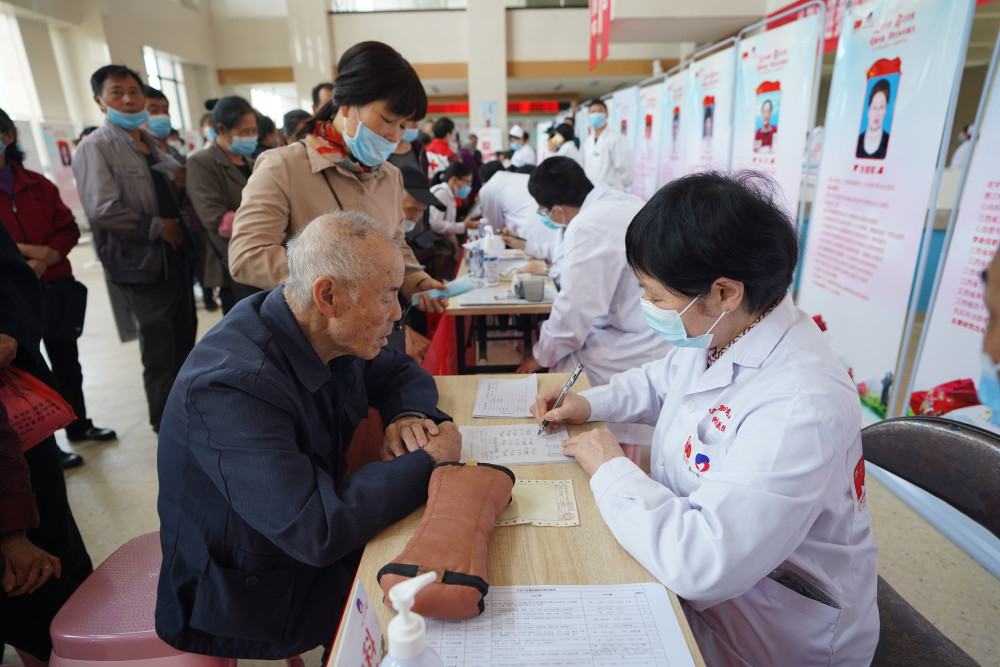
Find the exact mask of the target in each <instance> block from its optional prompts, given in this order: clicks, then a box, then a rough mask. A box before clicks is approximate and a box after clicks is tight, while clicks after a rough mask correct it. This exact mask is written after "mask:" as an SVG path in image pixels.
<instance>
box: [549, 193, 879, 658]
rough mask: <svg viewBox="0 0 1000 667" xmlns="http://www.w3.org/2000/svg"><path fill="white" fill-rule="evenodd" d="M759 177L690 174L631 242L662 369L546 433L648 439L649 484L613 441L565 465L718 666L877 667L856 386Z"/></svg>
mask: <svg viewBox="0 0 1000 667" xmlns="http://www.w3.org/2000/svg"><path fill="white" fill-rule="evenodd" d="M773 187H774V186H773V184H772V183H771V182H770V181H768V180H766V178H765V177H762V176H758V175H755V174H747V173H744V174H740V175H737V176H733V177H727V176H723V175H717V174H696V175H692V176H688V177H685V178H682V179H678V180H676V181H674V182H672V183H670V184H669V185H667V186H665V187H664V188H663V189H661V190H660V191H659V192H658V193H656V195H654V196H653V198H652V199H651V200H650V201H649V203H647V204H646V206H645V207H643V209H642V210H641V211H640V212H639V213H638V214H637V215H636V216H635V218H634V220H633V221H632V223H631V225H630V226H629V229H628V233H627V236H626V253H627V257H628V262H629V266H630V267H631V268H632V269H633V270H634V271H635V273H636V275H637V276H638V278H639V282H640V283H641V285H642V287H643V290H644V294H643V298H642V308H643V312H644V314H645V315H646V319H647V321H648V322H649V325H650V326H651V327H652V328H653V329H654V330H655V331H656V332H657V333H659V334H660V335H661V336H662V337H663V338H664V339H665V340H667V341H668V342H670V343H671V344H673V345H674V346H676V348H675V349H673V350H671V351H670V352H669V353H668V354H667V355H666V356H665V357H664V358H663V359H661V360H659V361H654V362H650V363H647V364H645V365H643V366H641V367H640V368H635V369H633V370H630V371H626V372H624V373H619V374H618V375H615V376H614V377H612V378H611V382H610V384H608V385H605V386H602V387H597V388H594V389H590V390H588V391H585V392H583V393H581V394H578V395H575V394H570V395H568V396H567V398H566V400H565V401H564V402H563V404H562V406H561V407H560V408H558V409H555V410H553V409H551V408H552V405H553V404H554V402H555V400H556V396H557V394H558V391H559V388H558V387H556V388H553V390H552V391H545V392H543V393H542V394H541V395H539V397H538V399H537V400H536V402H535V404H534V405H533V406H532V413H533V414H534V415H535V417H536V418H537V419H538V421H539V422H541V420H542V419H548V420H550V421H553V422H555V421H566V422H569V423H574V424H576V423H582V422H584V421H587V420H590V419H592V420H608V421H615V422H625V421H637V422H642V423H646V424H651V425H655V428H656V430H655V433H654V436H653V449H652V457H651V474H650V476H648V477H647V476H646V475H645V474H643V472H642V471H641V470H640V469H639V468H638V467H637V466H636V465H635V464H634V463H632V462H631V461H629V460H628V459H627V458H624V457H623V456H622V451H621V449H620V447H619V445H618V443H617V442H616V441H615V439H614V437H613V436H612V435H611V433H610V432H609V431H606V430H595V431H590V432H588V433H586V434H583V435H579V436H576V437H574V438H570V439H569V440H566V441H565V442H564V443H563V451H564V453H566V454H567V455H570V456H574V457H576V459H577V461H578V462H579V463H580V465H581V466H583V468H584V470H586V471H587V473H588V474H589V475H590V476H591V480H590V486H591V490H592V491H593V493H594V497H595V499H596V500H597V504H598V507H599V508H600V510H601V514H602V516H603V517H604V520H605V521H606V522H607V524H608V527H609V528H610V529H611V531H612V532H613V533H614V535H615V537H616V538H617V539H618V541H619V542H620V543H621V544H622V546H624V547H625V548H626V549H627V550H628V551H629V553H631V554H632V555H633V556H634V557H635V558H636V559H637V560H638V561H639V562H640V563H642V564H643V565H644V566H645V567H646V568H647V569H648V570H649V571H650V572H652V573H653V574H654V575H656V577H657V578H658V579H659V580H660V581H661V582H663V583H664V584H665V585H666V586H667V587H668V588H670V589H671V590H673V591H674V592H676V593H677V594H678V595H679V596H681V597H682V598H683V600H684V605H683V606H684V609H685V613H686V614H687V617H688V620H689V622H690V623H691V627H692V629H693V630H694V633H695V637H696V638H697V640H698V645H699V647H700V648H701V651H702V653H703V655H704V657H705V662H706V664H708V665H712V666H713V667H715V666H717V665H747V664H749V665H796V666H798V667H802V666H805V665H868V664H869V663H870V662H871V659H872V655H873V654H874V652H875V646H876V644H877V643H878V634H879V618H878V609H877V608H876V605H875V591H876V576H877V558H876V556H877V552H876V548H875V543H874V541H873V539H872V530H871V516H870V514H869V513H868V507H867V502H866V497H865V487H864V462H863V459H862V455H861V435H860V423H861V415H860V408H859V403H858V397H857V394H856V392H855V389H854V386H853V383H852V382H851V380H850V378H849V377H848V375H847V373H846V372H845V370H844V368H843V366H842V365H841V363H840V362H839V361H838V359H837V357H836V355H835V354H834V353H833V352H832V350H831V349H830V347H829V345H828V344H827V342H826V340H825V339H824V337H823V334H822V333H821V332H820V330H819V328H818V327H817V326H816V325H815V324H814V323H813V321H812V319H810V317H809V316H808V315H807V314H806V313H804V312H802V311H801V310H799V309H798V308H796V307H795V306H794V305H793V304H792V300H791V296H790V294H789V293H788V288H789V286H790V285H791V281H792V275H793V271H794V268H795V263H796V258H797V255H798V239H797V237H796V234H795V231H794V229H793V227H792V225H791V222H790V221H789V219H788V217H787V215H786V214H785V212H784V211H783V209H782V208H781V207H780V206H779V205H778V204H776V203H775V202H774V198H773V195H772V194H771V189H772V188H773Z"/></svg>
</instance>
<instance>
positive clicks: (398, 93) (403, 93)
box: [299, 41, 427, 136]
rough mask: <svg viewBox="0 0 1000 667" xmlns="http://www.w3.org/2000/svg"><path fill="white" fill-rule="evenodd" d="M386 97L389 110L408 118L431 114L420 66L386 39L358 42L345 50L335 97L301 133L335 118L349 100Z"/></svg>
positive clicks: (352, 103)
mask: <svg viewBox="0 0 1000 667" xmlns="http://www.w3.org/2000/svg"><path fill="white" fill-rule="evenodd" d="M379 100H385V102H386V110H387V111H389V112H390V113H393V114H396V115H397V116H402V117H403V118H404V119H406V120H418V119H420V118H423V117H424V116H426V115H427V93H426V92H424V84H422V83H420V77H419V76H417V72H416V70H414V69H413V66H412V65H410V63H409V62H408V61H407V60H406V58H404V57H403V56H402V55H400V53H399V52H398V51H396V49H394V48H392V47H391V46H389V45H388V44H383V43H382V42H375V41H369V42H358V43H357V44H355V45H354V46H352V47H351V48H349V49H347V50H346V51H344V55H342V56H340V61H339V62H338V63H337V78H335V79H334V80H333V99H332V100H330V101H329V102H327V103H325V104H324V105H323V106H321V107H320V108H319V109H317V110H316V114H315V115H314V116H313V117H312V118H310V119H309V121H308V122H307V123H306V124H305V126H304V128H303V129H302V131H301V132H300V133H299V136H304V135H306V134H308V133H310V132H312V131H313V129H314V128H315V127H316V124H317V123H321V122H325V121H329V120H333V118H334V117H335V116H336V115H337V112H338V111H339V110H340V107H342V106H344V105H345V104H347V105H350V106H363V105H365V104H371V103H372V102H378V101H379Z"/></svg>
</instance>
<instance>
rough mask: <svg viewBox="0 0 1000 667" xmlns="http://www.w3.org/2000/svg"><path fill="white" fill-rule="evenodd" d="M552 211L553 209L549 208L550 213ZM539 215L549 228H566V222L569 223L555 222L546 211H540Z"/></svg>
mask: <svg viewBox="0 0 1000 667" xmlns="http://www.w3.org/2000/svg"><path fill="white" fill-rule="evenodd" d="M551 212H552V209H549V213H551ZM538 215H539V217H541V219H542V224H543V225H545V226H546V227H548V228H549V229H565V228H566V224H567V223H565V222H561V223H560V222H553V221H552V218H550V217H549V216H547V215H545V214H544V213H539V214H538ZM565 219H566V218H565V217H563V220H565Z"/></svg>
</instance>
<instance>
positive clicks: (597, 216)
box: [533, 186, 670, 445]
mask: <svg viewBox="0 0 1000 667" xmlns="http://www.w3.org/2000/svg"><path fill="white" fill-rule="evenodd" d="M643 203H644V202H643V201H642V200H641V199H639V198H638V197H636V196H634V195H630V194H626V193H624V192H619V191H618V190H612V189H610V188H606V187H604V186H597V187H595V188H594V189H593V190H591V191H590V194H588V195H587V198H586V199H584V201H583V205H582V206H581V207H580V212H579V213H578V214H577V215H576V217H575V218H573V220H571V221H570V223H569V226H568V227H566V230H565V232H564V235H563V243H562V257H561V259H560V258H557V264H556V268H557V272H556V273H557V275H558V279H559V283H560V290H559V293H558V294H557V295H556V299H555V302H554V303H553V304H552V314H551V315H550V316H549V319H548V320H546V321H545V322H543V323H542V327H541V332H540V333H539V335H538V343H537V344H536V345H535V347H534V352H533V354H534V357H535V360H536V361H538V363H540V364H542V365H543V366H548V367H550V368H554V369H555V370H556V372H559V373H565V372H570V371H572V370H573V369H574V368H575V367H576V365H577V364H578V363H580V362H582V363H583V367H584V369H585V370H586V372H587V379H588V380H589V381H590V384H591V385H592V386H597V385H601V384H606V383H607V382H608V380H610V379H611V376H612V375H614V374H615V373H620V372H622V371H625V370H628V369H630V368H635V367H637V366H641V365H642V364H644V363H646V362H647V361H653V360H655V359H660V358H662V357H663V356H664V355H665V354H666V353H667V352H668V351H669V350H670V345H668V344H667V343H666V342H664V340H663V339H662V338H660V337H659V336H658V335H657V334H656V333H655V332H654V331H653V330H652V329H650V328H649V325H648V324H647V323H646V318H645V316H644V315H643V314H642V306H641V305H640V304H639V299H640V297H641V296H642V288H641V287H639V281H638V279H637V278H636V277H635V274H634V273H632V269H630V268H629V266H628V263H627V262H626V261H625V231H626V230H627V229H628V225H629V223H630V222H632V218H633V217H634V216H635V214H636V213H638V212H639V209H640V208H642V206H643ZM550 275H551V274H550ZM613 421H614V420H613ZM611 430H612V431H613V432H614V433H615V435H616V436H617V437H618V439H619V441H620V442H625V443H628V444H633V445H642V444H649V443H650V441H651V437H652V429H651V427H650V426H647V425H645V424H626V425H618V424H612V425H611Z"/></svg>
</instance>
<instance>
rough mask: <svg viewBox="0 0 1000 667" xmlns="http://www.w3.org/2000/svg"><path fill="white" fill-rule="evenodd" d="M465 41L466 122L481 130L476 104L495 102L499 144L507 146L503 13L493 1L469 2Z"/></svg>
mask: <svg viewBox="0 0 1000 667" xmlns="http://www.w3.org/2000/svg"><path fill="white" fill-rule="evenodd" d="M465 15H466V20H467V21H468V23H467V30H466V31H465V32H466V36H467V38H468V40H469V46H468V54H469V122H470V125H471V126H472V130H473V132H475V131H476V130H477V129H478V128H482V127H485V125H486V119H484V118H483V116H482V108H481V107H480V103H481V102H483V103H489V102H495V103H496V104H495V109H496V117H495V119H493V120H492V121H491V124H493V125H494V126H495V127H499V128H500V135H501V136H500V141H501V142H502V143H501V145H502V146H503V147H506V146H507V131H508V127H507V11H506V9H505V8H504V3H502V2H497V0H469V4H468V7H467V8H466V10H465Z"/></svg>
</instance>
